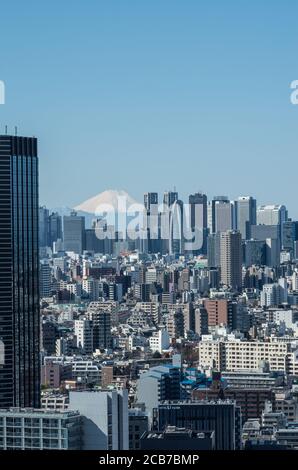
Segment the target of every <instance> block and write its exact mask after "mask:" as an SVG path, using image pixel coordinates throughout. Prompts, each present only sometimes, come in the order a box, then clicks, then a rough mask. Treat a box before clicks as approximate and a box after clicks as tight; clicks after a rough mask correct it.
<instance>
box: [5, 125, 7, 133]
mask: <svg viewBox="0 0 298 470" xmlns="http://www.w3.org/2000/svg"><path fill="white" fill-rule="evenodd" d="M5 135H7V126H5Z"/></svg>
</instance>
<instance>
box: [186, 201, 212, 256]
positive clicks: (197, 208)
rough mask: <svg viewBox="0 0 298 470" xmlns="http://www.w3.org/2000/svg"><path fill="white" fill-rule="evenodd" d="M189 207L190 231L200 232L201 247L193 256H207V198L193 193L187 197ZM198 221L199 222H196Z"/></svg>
mask: <svg viewBox="0 0 298 470" xmlns="http://www.w3.org/2000/svg"><path fill="white" fill-rule="evenodd" d="M189 205H190V225H191V230H192V231H193V232H194V231H195V230H201V235H202V246H201V248H200V249H198V250H194V254H196V255H198V254H207V235H208V230H207V225H208V217H207V196H206V194H202V193H195V194H191V195H190V196H189ZM196 219H199V220H196Z"/></svg>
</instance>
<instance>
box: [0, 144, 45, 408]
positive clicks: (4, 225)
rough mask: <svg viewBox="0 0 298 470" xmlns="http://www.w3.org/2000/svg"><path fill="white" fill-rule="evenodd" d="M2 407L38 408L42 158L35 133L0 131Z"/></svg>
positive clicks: (0, 373) (0, 376) (0, 394)
mask: <svg viewBox="0 0 298 470" xmlns="http://www.w3.org/2000/svg"><path fill="white" fill-rule="evenodd" d="M0 195H1V196H0V339H1V341H2V342H3V344H4V364H3V365H2V366H0V407H1V408H4V407H7V408H8V407H12V406H17V407H34V408H37V407H39V404H40V363H39V341H40V318H39V254H38V230H39V227H38V211H39V207H38V157H37V139H36V138H34V137H17V136H8V135H2V136H0Z"/></svg>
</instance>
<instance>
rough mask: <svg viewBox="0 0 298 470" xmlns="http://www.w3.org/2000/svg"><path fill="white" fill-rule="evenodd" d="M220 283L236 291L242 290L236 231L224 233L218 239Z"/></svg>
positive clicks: (237, 232) (239, 247) (238, 236)
mask: <svg viewBox="0 0 298 470" xmlns="http://www.w3.org/2000/svg"><path fill="white" fill-rule="evenodd" d="M220 267H221V281H222V283H223V284H224V285H226V286H229V287H231V288H232V289H234V290H236V291H241V290H242V246H241V233H240V232H239V231H236V230H229V231H228V232H224V233H222V234H221V237H220Z"/></svg>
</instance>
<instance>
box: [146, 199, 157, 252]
mask: <svg viewBox="0 0 298 470" xmlns="http://www.w3.org/2000/svg"><path fill="white" fill-rule="evenodd" d="M144 206H145V209H146V212H147V214H146V216H147V240H146V242H147V247H146V248H147V249H145V251H148V253H158V252H159V251H160V244H159V215H158V193H145V194H144Z"/></svg>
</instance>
